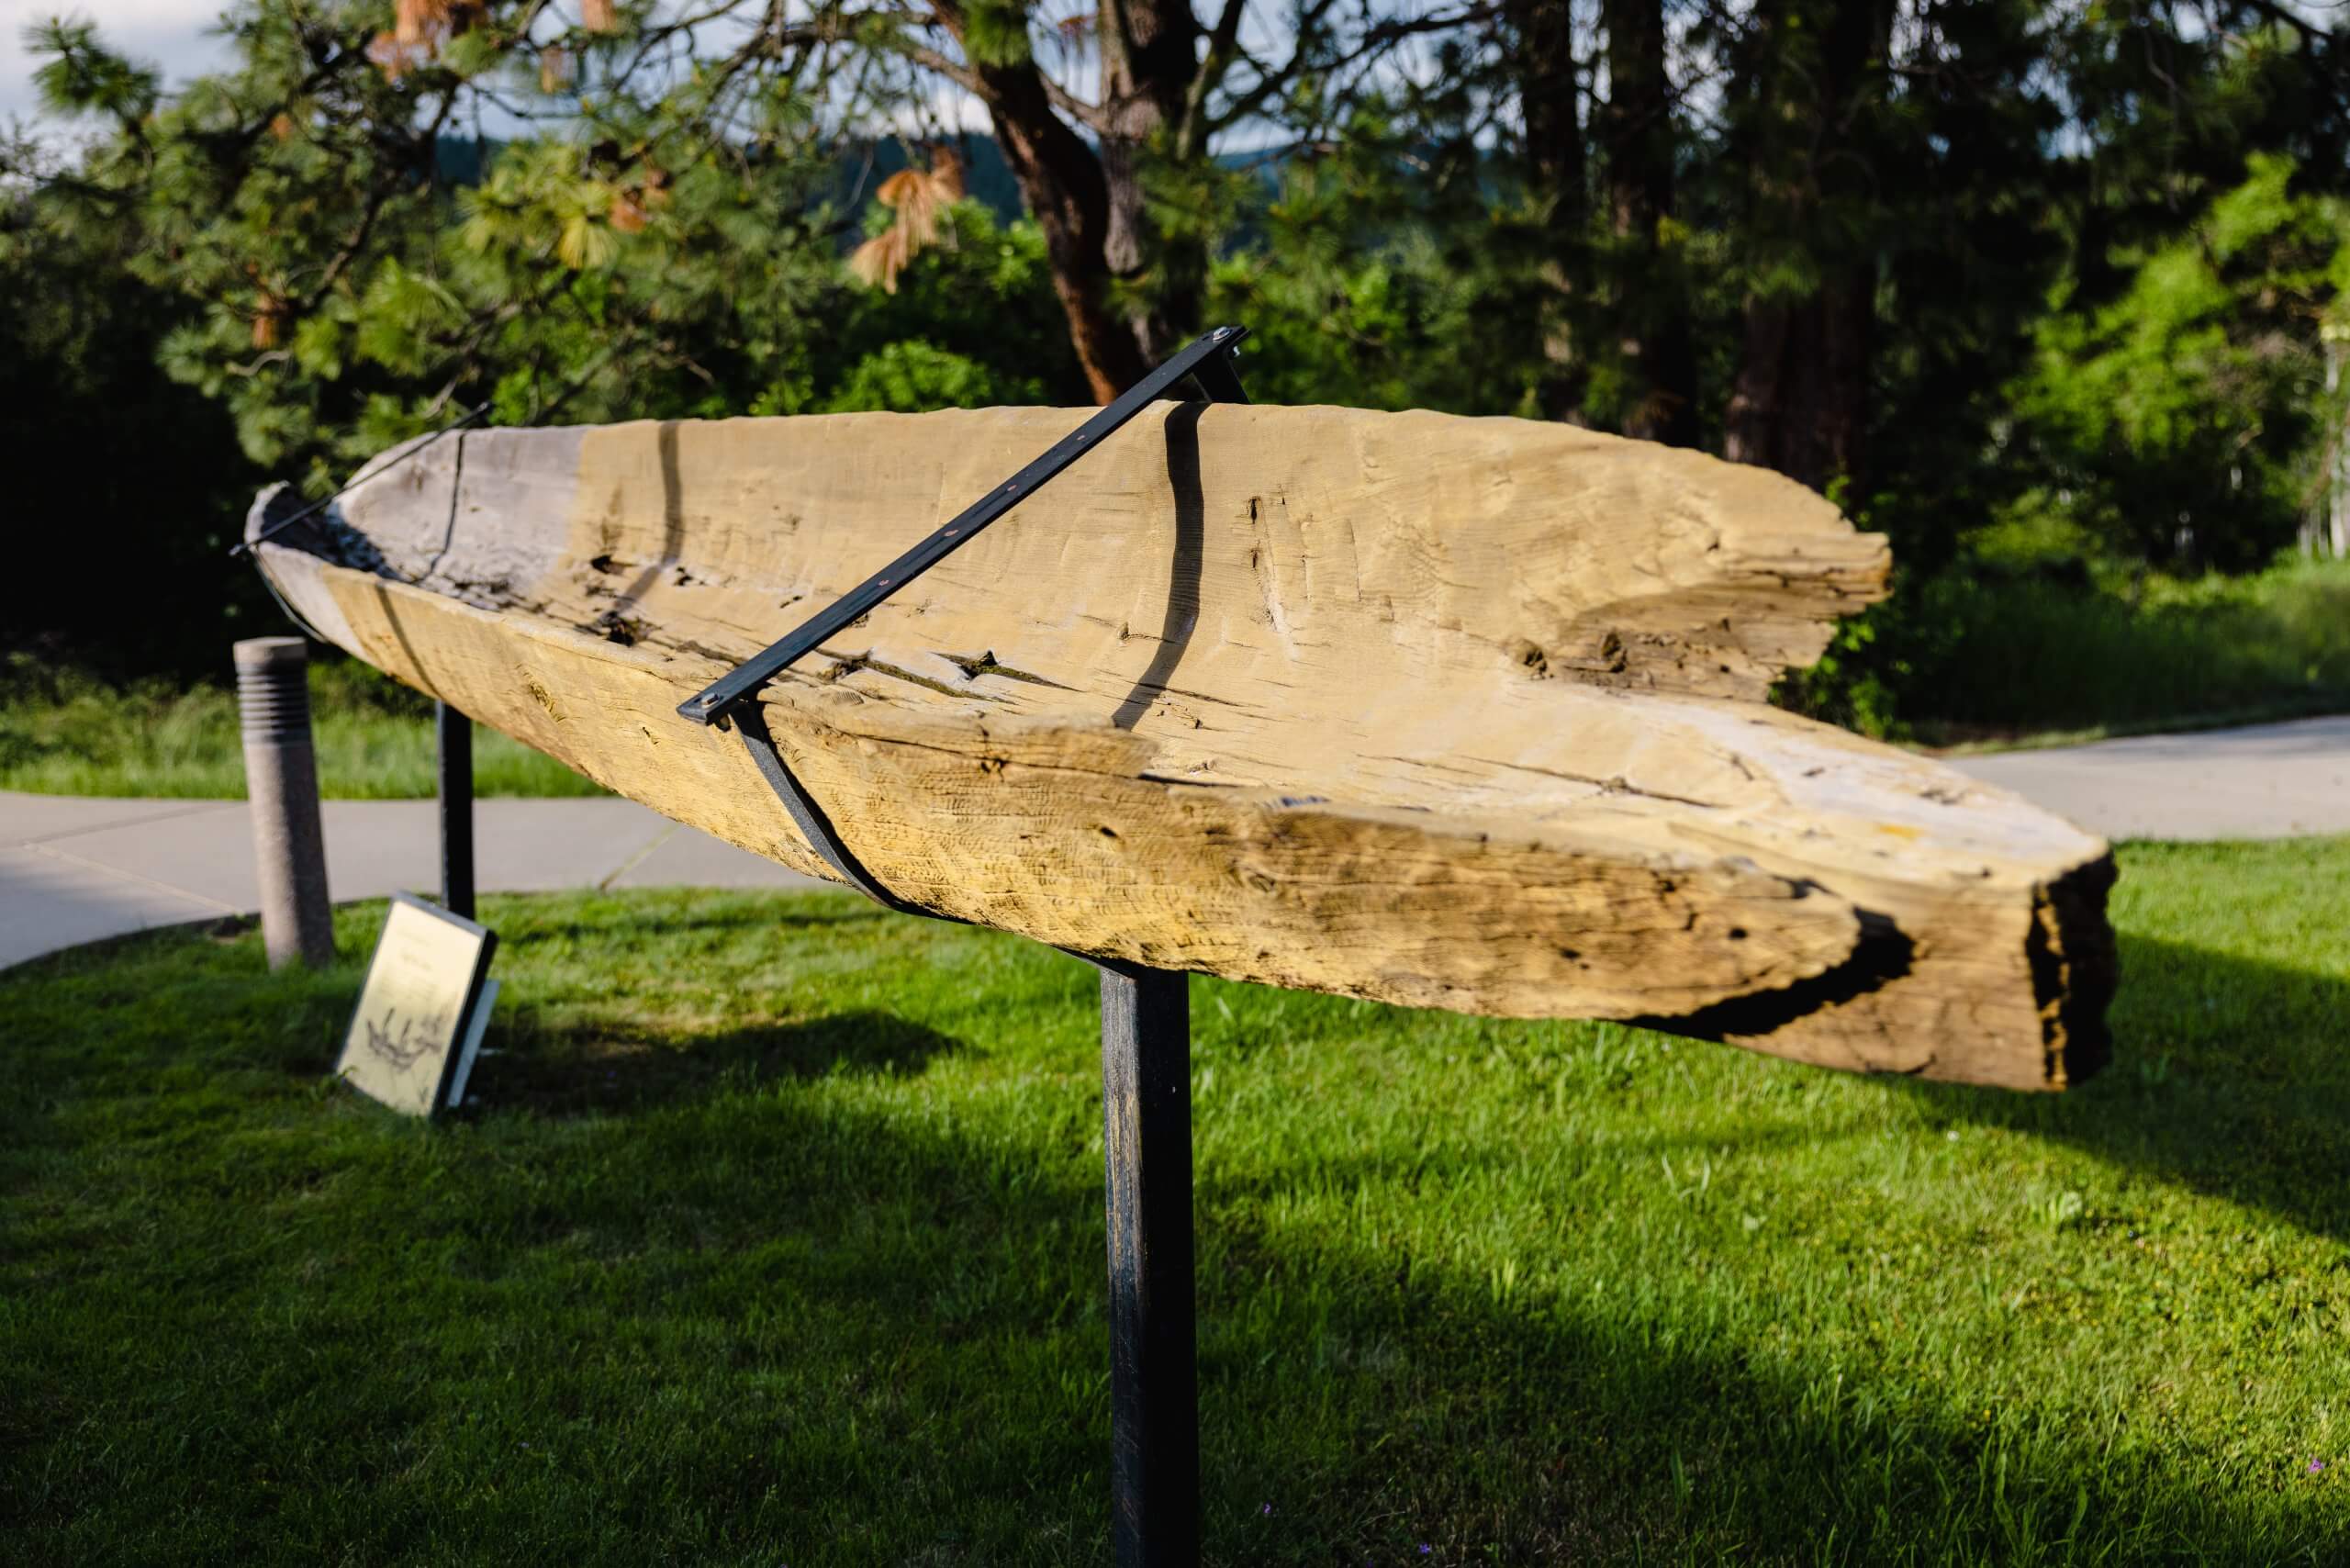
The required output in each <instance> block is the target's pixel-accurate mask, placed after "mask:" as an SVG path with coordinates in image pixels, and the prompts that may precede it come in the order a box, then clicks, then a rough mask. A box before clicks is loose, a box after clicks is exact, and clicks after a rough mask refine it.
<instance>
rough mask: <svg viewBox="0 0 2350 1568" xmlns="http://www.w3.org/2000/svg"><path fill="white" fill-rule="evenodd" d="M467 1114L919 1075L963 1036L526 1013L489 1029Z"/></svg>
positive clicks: (833, 1025) (889, 1025)
mask: <svg viewBox="0 0 2350 1568" xmlns="http://www.w3.org/2000/svg"><path fill="white" fill-rule="evenodd" d="M490 1047H491V1048H492V1049H493V1050H494V1051H495V1053H496V1054H495V1055H487V1056H485V1057H484V1058H483V1059H482V1061H481V1063H480V1064H479V1065H478V1066H477V1067H476V1069H475V1072H474V1078H473V1082H472V1084H471V1086H470V1087H469V1089H468V1091H467V1095H466V1105H465V1114H469V1115H475V1116H478V1115H481V1114H485V1113H494V1112H498V1111H502V1110H512V1109H522V1110H528V1111H532V1112H536V1113H538V1114H557V1115H577V1114H600V1113H604V1112H610V1111H625V1110H630V1109H633V1108H637V1107H649V1106H653V1105H658V1104H662V1103H668V1102H672V1101H677V1100H683V1099H688V1098H691V1097H694V1096H697V1095H701V1094H705V1093H708V1092H711V1091H713V1090H720V1089H724V1090H728V1091H742V1090H747V1089H752V1088H755V1086H756V1085H758V1084H759V1083H760V1082H762V1081H769V1080H774V1079H784V1078H800V1079H804V1078H822V1077H824V1076H825V1075H827V1074H829V1073H848V1074H856V1075H863V1076H874V1077H878V1076H888V1075H892V1074H907V1075H910V1074H913V1073H919V1072H921V1071H922V1070H924V1069H925V1068H926V1067H928V1066H929V1065H930V1062H931V1059H932V1058H934V1057H937V1056H939V1055H941V1054H943V1053H945V1052H948V1051H956V1050H960V1049H961V1048H962V1042H961V1041H959V1040H957V1039H955V1038H954V1037H953V1036H947V1035H942V1034H939V1033H938V1032H937V1031H935V1030H933V1029H928V1028H924V1027H923V1025H919V1024H912V1023H908V1022H906V1021H905V1020H903V1019H900V1018H895V1017H892V1016H890V1014H887V1013H878V1012H871V1011H866V1012H855V1013H841V1014H827V1015H824V1016H821V1017H815V1018H803V1019H794V1020H791V1021H789V1022H785V1023H776V1024H761V1025H752V1026H749V1027H746V1028H740V1029H727V1030H722V1031H719V1032H716V1033H712V1034H708V1035H700V1036H688V1037H687V1038H684V1039H675V1038H662V1039H657V1040H648V1039H645V1038H643V1037H642V1036H632V1035H630V1034H626V1033H621V1032H617V1031H615V1030H613V1029H611V1028H609V1027H605V1026H601V1025H595V1024H565V1025H556V1026H553V1027H544V1026H541V1025H537V1024H535V1023H534V1022H533V1021H532V1019H531V1017H530V1016H529V1015H528V1014H525V1015H524V1016H522V1017H520V1018H519V1019H516V1020H514V1021H512V1022H510V1023H509V1024H506V1025H502V1026H500V1027H499V1028H497V1029H494V1030H493V1031H492V1034H491V1038H490Z"/></svg>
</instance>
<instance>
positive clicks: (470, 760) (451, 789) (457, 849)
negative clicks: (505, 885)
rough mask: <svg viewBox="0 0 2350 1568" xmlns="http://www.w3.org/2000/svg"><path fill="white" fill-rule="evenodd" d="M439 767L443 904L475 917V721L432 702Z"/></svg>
mask: <svg viewBox="0 0 2350 1568" xmlns="http://www.w3.org/2000/svg"><path fill="white" fill-rule="evenodd" d="M432 729H433V740H434V743H435V745H434V749H435V750H436V752H437V753H438V755H439V757H440V766H441V907H442V909H445V910H447V911H448V912H449V913H452V914H462V915H464V917H465V918H466V919H467V920H471V919H472V918H473V917H474V723H473V721H472V720H471V719H468V718H466V717H465V716H464V714H463V713H460V712H458V711H456V710H455V709H454V708H452V707H450V706H449V705H448V704H447V703H446V702H436V703H434V704H433V705H432Z"/></svg>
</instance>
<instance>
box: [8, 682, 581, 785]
mask: <svg viewBox="0 0 2350 1568" xmlns="http://www.w3.org/2000/svg"><path fill="white" fill-rule="evenodd" d="M310 707H311V715H312V736H313V741H314V744H315V745H316V748H317V752H318V759H319V790H321V791H322V792H323V793H324V794H326V795H327V796H329V797H330V798H332V799H338V800H354V801H355V800H419V799H422V798H424V797H427V796H430V795H431V793H432V792H433V749H432V704H431V700H429V699H427V698H424V697H421V696H419V695H418V694H417V693H415V692H412V691H409V690H408V689H406V688H404V687H400V686H397V685H395V684H394V683H393V682H392V681H391V680H389V679H388V678H386V677H384V676H382V675H380V674H378V673H377V672H375V670H373V669H370V668H369V667H368V666H365V665H363V664H359V663H357V662H356V661H354V660H349V659H341V658H333V659H321V660H320V661H319V662H318V663H316V664H314V665H313V666H311V670H310ZM474 788H475V791H476V793H477V794H481V795H596V794H600V793H602V791H601V790H599V789H598V788H597V786H596V785H595V784H593V783H591V782H590V781H589V780H588V779H586V778H581V777H580V776H579V775H578V774H576V773H574V772H573V771H572V770H571V769H570V768H568V767H565V766H564V765H563V764H561V763H559V762H557V761H555V760H554V758H553V757H551V756H545V755H544V754H543V753H540V752H536V751H533V750H532V749H531V748H530V747H529V746H526V745H522V744H521V743H520V742H519V741H513V740H509V739H508V738H507V737H506V736H504V735H502V734H498V732H497V731H495V730H489V729H485V728H483V727H482V726H481V725H479V724H476V725H475V726H474ZM0 790H31V791H33V792H34V793H36V794H44V795H156V796H171V797H188V798H195V799H211V800H241V799H243V798H244V793H245V764H244V756H243V753H242V751H241V748H240V745H239V742H238V738H237V701H236V698H235V696H234V695H233V694H232V693H231V692H230V691H229V689H227V688H225V687H213V686H197V687H194V688H181V687H177V686H174V685H172V684H170V683H168V682H163V681H143V682H137V683H134V684H132V685H131V686H129V687H126V688H117V687H111V686H107V685H105V684H103V683H101V682H98V681H95V680H92V679H90V678H86V677H84V676H80V675H76V674H73V673H71V672H60V671H54V670H50V669H46V668H44V667H42V666H39V664H38V663H37V662H36V661H34V660H33V659H31V658H30V657H29V656H28V655H16V656H15V657H14V658H12V659H11V660H10V661H9V662H8V663H7V664H6V666H0Z"/></svg>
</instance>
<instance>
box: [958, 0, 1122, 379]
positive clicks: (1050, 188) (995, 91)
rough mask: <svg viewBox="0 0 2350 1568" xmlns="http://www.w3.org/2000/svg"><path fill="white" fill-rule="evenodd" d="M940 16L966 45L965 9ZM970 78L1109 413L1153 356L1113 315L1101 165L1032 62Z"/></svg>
mask: <svg viewBox="0 0 2350 1568" xmlns="http://www.w3.org/2000/svg"><path fill="white" fill-rule="evenodd" d="M937 12H938V17H939V19H940V21H942V22H943V23H945V24H946V28H947V30H948V31H949V32H951V33H953V35H954V37H955V40H956V42H957V44H958V45H959V44H962V43H963V41H964V30H965V28H964V24H965V17H964V13H963V7H962V6H960V5H959V4H954V3H952V0H949V3H947V4H942V5H940V6H938V7H937ZM966 53H967V54H968V49H967V50H966ZM971 69H972V72H973V73H974V75H975V76H976V77H977V86H978V90H979V100H980V101H981V102H982V103H984V104H986V105H987V107H988V118H989V119H990V122H992V123H993V125H994V127H995V139H996V142H997V144H998V145H999V146H1001V147H1002V149H1003V158H1004V162H1006V163H1008V164H1009V165H1011V168H1012V177H1013V179H1014V180H1015V181H1017V182H1018V183H1019V185H1020V195H1021V199H1022V200H1024V202H1026V204H1027V206H1028V210H1029V212H1030V213H1031V214H1032V215H1034V217H1035V219H1036V226H1037V227H1038V228H1039V229H1041V230H1044V234H1045V259H1046V263H1047V264H1048V265H1049V266H1050V267H1051V269H1052V274H1053V293H1054V296H1055V297H1057V298H1058V299H1059V300H1060V303H1061V310H1062V312H1063V314H1064V315H1066V316H1067V317H1068V319H1069V344H1070V346H1071V347H1073V348H1074V349H1076V351H1077V361H1078V364H1079V366H1080V368H1081V369H1083V371H1084V372H1085V380H1086V385H1087V386H1089V387H1091V390H1092V393H1093V400H1094V401H1095V402H1097V403H1107V402H1109V401H1110V400H1111V399H1112V398H1115V397H1116V396H1117V395H1118V394H1119V393H1121V392H1123V391H1125V389H1126V388H1127V387H1129V386H1133V385H1134V384H1135V383H1136V382H1137V381H1139V380H1141V379H1142V378H1143V377H1144V376H1145V375H1147V374H1149V371H1150V364H1151V356H1150V355H1149V353H1147V351H1146V350H1145V348H1144V347H1143V345H1142V343H1141V342H1140V341H1139V340H1138V338H1137V337H1136V333H1135V331H1134V330H1133V329H1132V327H1131V325H1130V324H1129V323H1127V322H1125V321H1123V320H1121V319H1119V318H1118V317H1117V315H1116V314H1114V313H1113V311H1112V309H1111V308H1110V304H1109V293H1110V283H1111V277H1112V273H1111V268H1110V263H1109V260H1108V245H1109V240H1110V232H1111V203H1110V185H1109V182H1108V180H1107V179H1106V178H1105V177H1104V175H1103V173H1102V161H1101V159H1100V158H1098V157H1096V156H1095V154H1094V151H1093V150H1092V149H1091V147H1088V146H1087V145H1086V144H1085V140H1084V139H1083V138H1082V137H1080V136H1079V135H1078V134H1077V132H1076V131H1075V130H1073V129H1070V127H1069V123H1068V122H1067V121H1065V120H1063V119H1062V118H1060V116H1059V115H1058V114H1057V113H1055V112H1054V110H1053V103H1052V97H1051V95H1050V94H1049V93H1047V92H1046V86H1045V77H1044V73H1043V72H1042V71H1040V70H1039V69H1038V68H1037V65H1036V62H1035V61H1034V60H1033V59H1030V58H1028V57H1026V56H1023V57H1022V58H1020V59H1019V60H1017V61H1014V62H1000V63H985V62H979V61H976V60H974V61H973V62H971Z"/></svg>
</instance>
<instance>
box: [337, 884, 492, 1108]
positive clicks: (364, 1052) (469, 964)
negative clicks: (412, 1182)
mask: <svg viewBox="0 0 2350 1568" xmlns="http://www.w3.org/2000/svg"><path fill="white" fill-rule="evenodd" d="M496 946H498V937H497V935H495V934H494V933H492V932H491V931H490V930H489V928H488V927H487V926H482V925H476V924H474V923H473V922H472V921H470V920H467V919H465V918H464V916H462V915H455V914H451V913H449V912H448V911H447V910H444V909H442V908H440V907H439V906H438V905H434V904H429V903H426V902H424V901H423V900H421V899H419V898H414V897H411V896H410V895H408V894H407V893H395V894H393V895H392V903H391V908H390V909H389V910H388V911H387V912H386V914H385V916H384V934H383V935H381V936H380V937H378V938H376V941H375V957H374V958H371V959H369V960H368V963H367V979H366V982H365V983H364V985H362V986H361V987H360V991H359V1005H358V1006H357V1007H356V1008H355V1009H353V1012H352V1014H351V1032H350V1033H349V1034H348V1035H346V1036H344V1037H343V1042H342V1057H341V1059H340V1060H338V1061H337V1062H336V1063H335V1071H336V1072H337V1073H338V1074H339V1075H340V1076H341V1077H342V1078H343V1079H344V1080H345V1081H348V1082H349V1083H350V1084H351V1086H352V1087H353V1088H354V1089H357V1090H359V1091H361V1092H364V1093H365V1094H367V1095H369V1096H371V1097H373V1098H375V1099H376V1100H380V1101H382V1102H383V1103H385V1104H386V1105H389V1106H390V1107H392V1109H394V1110H396V1111H405V1112H407V1113H408V1114H410V1115H415V1116H430V1115H431V1114H434V1113H435V1112H437V1111H440V1110H442V1108H444V1107H445V1106H446V1105H448V1104H449V1103H452V1102H451V1100H450V1097H449V1090H450V1087H451V1079H452V1077H453V1074H454V1073H455V1072H456V1070H457V1069H458V1066H459V1063H460V1061H461V1060H462V1058H463V1057H464V1046H465V1044H466V1043H467V1040H468V1037H470V1038H471V1039H473V1040H474V1041H476V1042H478V1040H479V1039H480V1033H479V1023H480V1022H482V1020H480V1019H479V1018H478V1017H477V1014H478V1013H480V1012H481V1011H482V1010H483V1008H484V1007H485V1005H486V1004H487V1002H488V1000H489V998H488V997H487V996H486V995H484V994H483V984H482V982H483V980H484V978H485V977H486V976H487V973H488V970H489V955H490V951H491V949H492V948H494V947H496Z"/></svg>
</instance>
